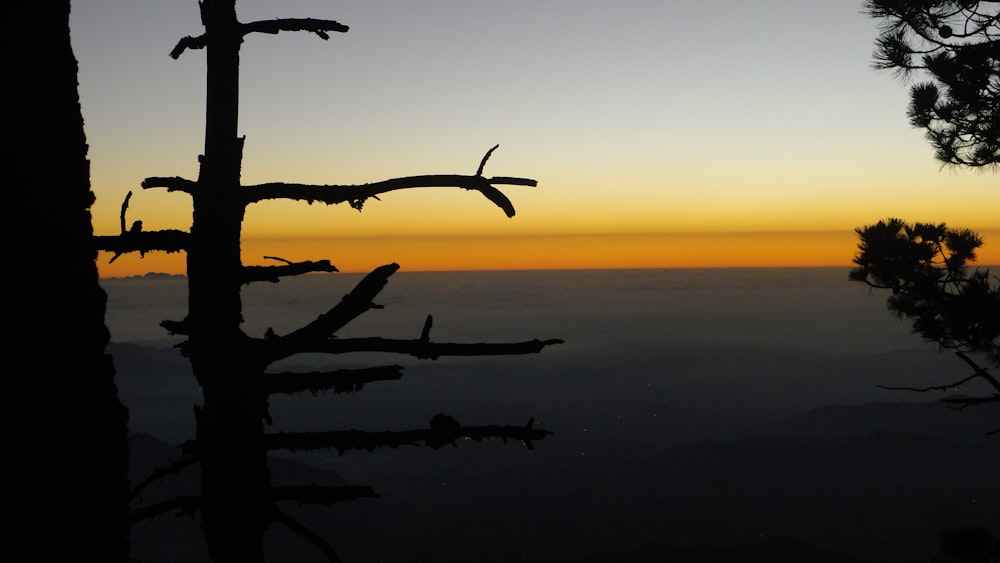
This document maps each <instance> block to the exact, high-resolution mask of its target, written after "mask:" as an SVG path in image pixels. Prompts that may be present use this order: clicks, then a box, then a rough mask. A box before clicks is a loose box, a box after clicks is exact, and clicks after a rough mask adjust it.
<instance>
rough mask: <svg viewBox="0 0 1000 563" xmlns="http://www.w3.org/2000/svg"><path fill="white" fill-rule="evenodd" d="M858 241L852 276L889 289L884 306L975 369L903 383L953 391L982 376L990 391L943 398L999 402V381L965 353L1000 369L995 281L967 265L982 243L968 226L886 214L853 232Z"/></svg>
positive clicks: (999, 302) (999, 297) (999, 300)
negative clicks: (943, 380)
mask: <svg viewBox="0 0 1000 563" xmlns="http://www.w3.org/2000/svg"><path fill="white" fill-rule="evenodd" d="M856 232H857V234H858V236H859V237H860V242H859V243H858V254H857V255H856V256H855V258H854V263H855V264H857V267H856V268H854V269H853V270H851V272H850V274H849V277H850V279H851V280H852V281H858V282H863V283H866V284H868V285H869V286H871V287H875V288H880V289H888V290H891V291H892V295H890V296H889V298H888V307H889V310H890V311H892V312H894V313H896V315H898V316H899V317H900V318H907V319H910V320H911V321H912V323H913V332H915V333H917V334H919V335H920V336H921V337H922V338H923V339H925V340H928V341H931V342H936V343H937V344H938V345H939V346H941V347H942V348H943V349H948V350H952V351H954V352H955V354H956V355H958V357H959V358H961V359H962V360H963V361H964V362H965V363H966V364H968V365H969V366H970V367H972V368H973V374H972V375H970V376H968V377H966V378H963V379H962V380H960V381H955V382H949V383H948V384H946V385H941V386H934V387H924V388H908V389H910V390H914V391H927V390H931V389H938V390H946V389H954V388H956V387H958V386H960V385H962V384H965V383H967V382H969V381H972V380H975V379H980V380H984V381H986V382H988V383H989V385H990V386H991V387H992V388H993V390H994V391H993V393H992V394H991V395H987V396H980V397H958V398H950V399H946V400H947V401H949V402H951V403H955V404H959V405H973V404H982V403H991V402H997V401H1000V382H998V381H997V379H996V378H995V377H994V376H992V375H991V374H990V373H989V371H988V370H987V369H986V368H984V367H982V366H980V365H978V364H977V363H976V362H975V361H974V360H973V359H972V357H971V356H970V354H982V355H984V356H985V357H986V358H987V360H988V361H989V362H990V363H992V364H993V365H995V366H1000V341H998V338H1000V284H998V283H997V278H996V277H993V278H992V279H991V277H990V274H989V270H988V269H980V268H976V269H974V270H970V268H969V265H968V264H969V262H972V261H974V260H975V259H976V249H978V248H979V247H980V246H982V244H983V241H982V239H981V238H980V237H979V235H977V234H976V233H974V232H972V231H970V230H968V229H951V228H948V227H947V226H946V225H945V224H943V223H941V224H928V223H916V224H913V225H910V224H908V223H906V222H905V221H902V220H900V219H886V220H883V221H879V222H878V223H876V224H874V225H868V226H866V227H863V228H859V229H856Z"/></svg>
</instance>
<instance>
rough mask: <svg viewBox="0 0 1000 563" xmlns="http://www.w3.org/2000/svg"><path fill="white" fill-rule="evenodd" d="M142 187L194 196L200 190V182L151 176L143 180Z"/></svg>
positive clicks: (175, 177)
mask: <svg viewBox="0 0 1000 563" xmlns="http://www.w3.org/2000/svg"><path fill="white" fill-rule="evenodd" d="M140 186H142V189H144V190H149V189H152V188H166V189H167V191H168V192H184V193H186V194H190V195H193V194H194V193H195V191H197V189H198V182H195V181H194V180H188V179H187V178H181V177H180V176H151V177H149V178H146V179H145V180H143V181H142V183H141V184H140Z"/></svg>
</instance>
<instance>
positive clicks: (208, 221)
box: [99, 0, 560, 563]
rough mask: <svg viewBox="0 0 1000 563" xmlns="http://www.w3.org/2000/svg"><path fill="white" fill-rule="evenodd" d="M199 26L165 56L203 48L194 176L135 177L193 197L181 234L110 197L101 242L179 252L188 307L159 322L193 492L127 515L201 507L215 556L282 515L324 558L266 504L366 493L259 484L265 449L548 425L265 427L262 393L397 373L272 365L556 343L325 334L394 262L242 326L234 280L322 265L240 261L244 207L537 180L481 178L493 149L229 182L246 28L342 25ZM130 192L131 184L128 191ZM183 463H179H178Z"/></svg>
mask: <svg viewBox="0 0 1000 563" xmlns="http://www.w3.org/2000/svg"><path fill="white" fill-rule="evenodd" d="M199 5H200V9H201V18H202V23H203V24H204V27H205V32H204V34H201V35H198V36H188V37H184V38H183V39H181V40H180V41H179V43H178V44H177V46H176V47H175V48H174V49H173V51H172V52H171V53H170V55H171V56H172V57H173V58H178V57H180V56H181V55H182V54H184V53H185V52H186V51H188V50H191V49H203V50H204V51H205V54H206V58H207V108H206V124H205V147H204V153H203V154H202V155H201V156H200V158H199V162H200V168H199V174H198V178H197V179H196V180H190V179H185V178H180V177H151V178H147V179H146V180H145V181H144V182H143V183H142V187H143V188H146V189H150V188H165V189H167V190H169V191H177V192H183V193H186V194H188V195H190V196H191V199H192V205H193V222H192V225H191V230H190V232H183V231H176V230H168V231H157V232H144V231H143V230H142V227H141V222H135V223H133V225H132V226H131V227H130V228H128V229H126V219H125V215H126V211H127V210H128V206H129V198H128V197H126V200H125V202H124V204H123V205H122V215H121V220H122V232H121V234H119V235H117V236H113V237H101V238H100V239H99V247H100V248H101V249H103V250H107V251H111V252H114V253H115V256H116V257H117V256H119V255H121V254H124V253H128V252H150V251H157V250H161V251H168V252H170V251H184V252H186V255H187V275H188V291H189V301H188V314H187V316H186V317H185V318H184V319H182V320H179V321H164V322H163V323H162V325H163V326H164V327H165V328H166V329H168V330H169V331H170V332H171V333H174V334H179V335H183V336H185V337H186V340H185V341H184V342H183V343H182V344H181V345H179V347H180V348H181V351H182V352H183V354H184V355H185V356H187V357H188V358H189V359H190V362H191V366H192V368H193V371H194V374H195V377H196V378H197V381H198V383H199V385H200V386H201V389H202V393H203V403H202V404H201V405H200V406H199V407H198V408H197V413H196V422H197V435H196V437H195V439H194V440H193V441H192V442H191V443H189V444H187V447H186V451H187V452H188V453H189V454H190V455H191V456H193V459H196V460H197V462H198V464H199V465H200V467H201V473H202V490H201V494H200V495H199V496H196V497H191V498H183V499H175V500H174V501H171V502H167V503H163V504H161V505H157V506H152V507H145V508H143V509H141V510H138V511H136V516H146V515H149V514H153V513H158V512H161V511H164V510H168V509H178V508H193V507H196V508H197V509H200V512H201V518H202V527H203V529H204V532H205V536H206V540H207V544H208V548H209V552H210V554H211V556H212V558H213V559H214V560H215V561H219V562H230V561H231V562H240V563H247V562H252V561H260V560H261V558H262V535H263V532H264V531H265V529H266V528H268V526H269V525H271V524H272V523H275V522H278V523H282V524H284V525H287V526H288V527H290V528H291V529H292V530H294V531H296V532H299V533H300V534H301V535H302V536H303V537H305V538H307V539H308V540H310V541H313V542H314V543H315V544H316V545H317V546H318V547H319V548H320V549H322V550H323V552H324V553H326V554H327V556H328V557H329V558H330V559H331V560H335V559H336V554H335V552H334V551H333V549H332V548H331V547H330V546H329V545H327V544H326V542H324V541H323V540H322V539H321V538H320V537H319V536H318V535H317V534H315V533H313V532H311V531H309V530H307V529H305V528H304V527H303V526H301V525H300V524H299V523H297V522H295V521H294V520H293V519H291V518H290V517H288V516H287V514H285V513H283V512H282V511H281V510H279V508H278V504H277V502H278V501H280V500H297V501H299V502H318V503H328V502H334V501H337V500H343V499H345V498H356V497H358V496H371V495H372V494H374V491H371V490H370V489H368V488H367V487H349V488H346V489H343V488H328V487H319V486H313V487H302V488H291V489H288V488H285V489H277V488H274V487H271V484H270V475H269V470H268V463H267V452H268V451H269V450H274V449H280V448H284V449H306V450H308V449H314V448H336V449H340V450H348V449H371V448H374V447H380V446H398V445H401V444H417V445H420V444H422V445H426V446H430V447H440V446H441V445H443V444H448V443H451V442H452V441H454V440H455V439H456V438H458V437H463V436H464V437H470V438H474V439H483V438H487V437H502V438H510V439H513V440H519V441H522V442H524V443H527V444H529V445H530V443H531V442H532V441H535V440H539V439H542V438H543V437H544V436H545V435H546V434H548V432H546V431H544V430H541V429H538V428H535V427H534V426H533V422H532V421H529V422H528V423H527V424H525V425H516V426H487V427H466V426H462V425H461V424H459V423H458V422H457V421H455V420H454V419H453V418H451V417H449V416H447V415H438V416H435V417H434V418H433V419H432V420H431V424H430V426H429V427H428V428H425V429H417V430H413V431H408V432H370V433H369V432H357V431H342V432H335V431H334V432H327V433H294V432H284V433H268V432H266V431H265V428H266V426H267V425H268V424H270V423H271V420H270V416H269V413H268V408H267V399H268V396H269V395H270V394H272V393H278V392H296V391H303V390H312V391H324V390H328V389H334V390H335V389H337V388H338V387H343V386H350V387H354V388H356V387H359V386H361V385H363V384H365V383H367V382H370V381H375V380H383V379H395V378H398V377H399V375H400V369H401V368H400V367H398V366H376V367H373V368H369V369H365V370H337V371H332V372H323V373H312V374H288V373H283V374H269V373H266V370H267V368H268V367H269V366H270V365H271V364H273V363H274V362H276V361H278V360H281V359H283V358H286V357H288V356H291V355H293V354H300V353H325V354H341V353H346V352H356V351H378V352H387V353H395V354H406V355H410V356H414V357H417V358H437V357H439V356H447V355H499V354H529V353H537V352H539V351H541V350H542V349H543V348H545V347H546V346H549V345H552V344H555V343H558V342H560V341H559V340H554V339H553V340H528V341H522V342H513V343H495V344H494V343H474V344H464V343H447V342H435V341H433V340H432V339H431V336H430V331H431V319H430V317H428V319H427V322H426V323H425V324H424V326H423V327H422V329H421V331H420V334H419V336H416V337H415V338H413V339H407V340H400V339H387V338H379V337H371V338H337V339H334V338H332V337H333V336H334V334H335V333H336V332H337V331H338V330H340V329H341V328H342V327H344V326H345V325H347V324H348V323H350V322H351V321H352V320H353V319H355V318H356V317H358V316H359V315H361V314H363V313H365V312H366V311H368V310H370V309H373V308H378V307H379V306H378V305H377V304H375V302H374V301H373V299H374V298H375V297H376V296H377V294H378V293H379V292H380V291H381V289H382V288H383V287H384V286H385V284H386V283H387V282H388V279H389V277H390V276H392V274H393V273H394V272H396V271H397V270H398V268H399V266H398V265H396V264H387V265H384V266H380V267H378V268H376V269H375V270H373V271H372V272H371V273H369V274H368V275H367V276H365V277H364V279H363V280H362V281H361V282H360V283H358V285H357V286H356V287H355V288H354V289H353V291H351V292H350V293H349V294H347V295H346V296H344V298H343V299H342V300H341V301H340V302H339V303H337V304H335V305H334V306H333V307H332V308H330V309H329V310H328V311H327V312H326V313H324V314H322V315H320V316H319V317H318V318H317V319H316V320H315V321H314V322H312V323H309V324H307V325H305V326H303V327H301V328H299V329H298V330H295V331H292V332H291V333H289V334H284V335H279V334H276V333H274V332H273V331H271V330H269V331H268V332H267V334H265V335H261V336H260V337H253V336H250V335H247V334H245V333H244V332H243V331H242V330H241V328H240V325H241V322H242V300H241V287H242V286H243V285H245V284H248V283H253V282H259V281H272V282H273V281H278V280H279V279H280V278H281V277H283V276H294V275H299V274H304V273H310V272H334V271H336V268H335V267H334V266H333V265H332V264H331V263H330V262H329V261H328V260H319V261H310V262H290V261H282V263H281V264H280V265H275V266H270V267H259V266H258V267H246V266H244V265H243V264H242V261H241V257H240V238H241V228H242V222H243V219H244V211H245V209H246V207H247V206H248V205H250V204H252V203H258V202H264V201H266V200H271V199H292V200H305V201H310V202H323V203H326V204H338V203H348V204H349V205H351V206H352V207H355V208H357V209H361V208H362V206H363V204H364V203H365V201H366V200H368V199H371V198H377V197H378V196H379V195H380V194H383V193H386V192H389V191H392V190H400V189H412V188H424V187H431V186H438V187H442V186H443V187H455V188H463V189H466V190H475V191H478V192H480V193H481V194H483V195H484V196H485V197H486V198H487V199H488V200H490V201H491V202H493V203H494V204H496V205H497V206H499V207H500V208H501V209H502V210H503V211H504V213H505V214H506V215H507V216H513V215H514V208H513V205H512V204H511V202H510V200H509V199H507V197H506V196H505V195H504V194H503V193H502V192H501V191H500V190H499V189H497V187H496V186H498V185H508V186H535V185H536V181H535V180H532V179H527V178H517V177H506V176H498V177H491V178H488V177H485V176H484V175H483V172H484V168H485V166H486V164H487V161H488V159H489V157H490V155H491V154H492V152H493V150H495V149H496V148H497V147H493V148H491V149H489V151H487V152H486V154H485V156H484V157H483V158H482V160H481V162H480V163H479V166H478V169H477V171H476V173H475V174H472V175H461V174H453V175H424V176H411V177H405V178H395V179H391V180H386V181H382V182H376V183H371V184H363V185H302V184H285V183H271V184H262V185H253V186H244V185H241V184H240V169H241V164H242V152H243V150H242V149H243V144H244V141H245V137H238V136H237V124H238V114H239V112H238V108H239V62H240V46H241V44H242V43H243V41H244V40H245V39H246V38H247V37H248V36H251V35H254V34H258V33H265V34H278V33H281V32H286V31H305V32H310V33H313V34H315V35H316V36H318V37H319V38H321V39H323V40H327V39H329V37H330V34H331V33H344V32H346V31H347V30H348V28H347V26H345V25H342V24H340V23H338V22H336V21H328V20H318V19H273V20H267V21H258V22H250V23H242V22H240V21H239V20H238V19H237V14H236V1H235V0H202V1H201V2H200V3H199ZM130 195H131V194H130ZM182 465H183V464H182Z"/></svg>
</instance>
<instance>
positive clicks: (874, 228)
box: [850, 0, 1000, 431]
mask: <svg viewBox="0 0 1000 563" xmlns="http://www.w3.org/2000/svg"><path fill="white" fill-rule="evenodd" d="M864 12H865V13H866V14H867V15H868V16H869V17H872V18H874V19H877V20H879V22H880V23H881V25H882V32H881V35H880V36H879V37H878V39H877V40H876V50H875V68H877V69H883V70H895V71H897V72H898V73H900V74H901V75H904V76H909V75H910V74H912V73H921V74H926V75H928V76H929V77H930V81H928V82H924V83H919V84H916V85H914V86H913V87H912V89H911V92H910V107H909V109H908V114H909V117H910V122H911V124H913V125H914V126H915V127H920V128H924V129H926V130H927V138H928V140H929V141H930V142H931V144H932V145H933V146H934V149H935V151H936V156H937V158H938V160H940V161H942V162H944V163H946V164H950V165H955V166H967V167H973V168H983V167H985V168H990V169H992V170H996V169H997V166H998V164H1000V115H998V112H1000V43H998V40H1000V3H998V2H993V1H978V0H973V1H969V2H965V1H960V0H920V1H913V0H866V2H865V3H864ZM855 231H856V232H857V233H858V236H859V237H860V239H861V240H860V243H859V244H858V251H859V252H858V254H857V255H856V257H855V259H854V262H855V264H857V265H858V268H856V269H854V270H852V271H851V274H850V279H852V280H854V281H861V282H865V283H867V284H869V285H871V286H872V287H878V288H884V289H890V290H892V296H891V297H889V299H888V307H889V310H890V311H893V312H895V313H896V314H897V315H899V316H900V317H906V318H908V319H911V320H912V322H913V331H914V332H916V333H917V334H919V335H920V336H921V337H923V338H924V339H926V340H929V341H932V342H936V343H938V344H939V345H940V346H941V347H942V348H944V349H950V350H953V351H954V352H955V354H956V355H957V356H958V357H959V358H961V359H962V361H964V362H965V363H966V364H967V365H969V366H970V367H971V368H972V369H973V374H972V375H969V376H967V377H965V378H963V379H961V380H959V381H956V382H950V383H948V384H947V385H941V386H931V387H917V388H914V387H908V388H903V389H909V390H913V391H930V390H946V389H952V388H955V387H957V386H959V385H962V384H964V383H967V382H969V381H972V380H976V379H979V380H984V381H987V382H988V383H989V385H990V386H991V387H992V388H993V390H994V392H993V393H992V394H991V395H988V396H982V397H960V398H949V399H945V400H946V401H948V402H951V403H955V404H957V405H959V406H963V407H964V406H969V405H975V404H982V403H993V402H996V401H998V400H1000V384H998V382H997V379H996V378H995V377H994V376H992V375H991V374H990V373H989V371H988V370H987V369H986V368H985V367H983V366H981V365H979V364H978V363H977V362H976V361H975V360H973V358H972V357H971V356H970V354H977V353H978V354H983V355H984V356H985V357H986V359H987V361H989V362H991V363H993V364H994V365H1000V349H998V344H997V336H998V331H1000V302H998V299H1000V297H998V289H997V286H996V285H993V284H992V282H991V280H990V275H989V271H988V270H979V269H976V270H974V271H971V272H970V271H968V268H967V265H968V263H969V262H972V261H974V260H975V258H976V249H978V248H979V247H980V246H982V244H983V241H982V239H981V238H980V237H979V236H978V235H977V234H976V233H974V232H972V231H970V230H968V229H965V230H958V229H950V228H948V227H946V226H945V224H944V223H941V224H929V223H915V224H912V225H910V224H907V223H906V222H904V221H902V220H900V219H888V220H884V221H879V222H878V223H877V224H875V225H870V226H867V227H863V228H859V229H855ZM997 431H1000V429H998V430H997Z"/></svg>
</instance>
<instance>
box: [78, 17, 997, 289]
mask: <svg viewBox="0 0 1000 563" xmlns="http://www.w3.org/2000/svg"><path fill="white" fill-rule="evenodd" d="M860 7H861V3H860V0H859V1H857V2H855V1H839V2H824V1H819V0H761V1H757V2H744V1H734V0H724V1H716V2H711V3H706V2H697V1H695V0H680V1H668V0H614V1H610V0H573V1H569V0H532V1H527V0H507V1H505V2H486V1H481V0H427V1H422V2H413V1H404V0H363V1H362V0H354V1H325V2H324V1H319V0H283V1H281V2H277V1H273V0H272V1H265V0H240V1H239V2H238V3H237V13H238V17H239V18H240V20H241V21H244V22H249V21H255V20H264V19H272V18H286V17H289V18H290V17H296V18H297V17H312V18H317V19H330V20H336V21H339V22H341V23H343V24H345V25H348V26H350V31H349V32H347V33H343V34H332V35H331V37H330V39H329V40H328V41H323V40H321V39H320V38H318V37H317V36H315V35H313V34H309V33H302V32H299V33H287V32H286V33H281V34H278V35H263V34H255V35H250V36H248V37H247V38H246V41H245V42H244V45H243V48H242V51H241V79H240V80H241V107H240V132H239V134H240V135H246V138H247V140H246V145H245V149H244V160H243V175H242V181H243V183H244V184H245V185H252V184H258V183H265V182H296V183H307V184H359V183H366V182H373V181H378V180H383V179H388V178H392V177H399V176H411V175H419V174H452V173H457V174H473V173H475V171H476V168H477V167H478V165H479V162H480V160H481V159H482V157H483V156H484V154H485V153H486V152H487V151H488V150H489V149H490V148H491V147H492V146H494V145H499V148H498V149H497V150H496V151H495V152H494V153H493V154H492V156H491V158H490V159H489V161H488V162H487V164H486V168H485V172H484V174H485V175H486V176H494V175H495V176H518V177H528V178H533V179H535V180H537V181H538V186H537V187H534V188H531V187H520V186H511V187H508V188H506V189H504V191H505V193H506V194H507V195H508V197H510V199H511V200H512V201H513V203H514V206H515V208H516V209H517V214H516V216H515V217H513V218H507V217H506V216H505V215H504V213H503V212H502V211H501V210H500V209H498V208H497V207H495V206H494V205H493V204H492V203H490V202H489V201H487V200H485V199H484V198H482V197H481V196H480V195H479V194H477V193H475V192H469V191H465V190H461V189H455V188H430V189H421V190H406V191H401V192H392V193H388V194H385V195H384V196H382V197H381V199H380V200H379V201H374V200H369V202H368V203H367V204H366V205H365V207H364V210H363V211H362V212H360V213H359V212H358V211H356V210H354V209H352V208H350V207H349V206H346V205H338V206H326V205H323V204H313V205H309V204H307V203H300V202H266V203H260V204H254V205H252V206H251V207H250V208H248V210H247V214H246V219H245V222H244V227H243V239H242V240H243V243H242V253H243V261H244V263H246V264H274V263H275V262H273V261H268V260H269V259H266V258H265V257H267V256H277V257H280V258H282V259H286V260H293V261H300V260H319V259H329V260H331V262H332V263H333V264H334V265H336V266H337V267H338V268H339V269H340V270H341V271H368V270H371V269H372V268H374V267H376V266H378V265H381V264H384V263H388V262H397V263H399V264H400V265H401V266H402V268H403V269H405V270H416V271H419V270H465V269H539V268H544V269H549V268H677V267H734V266H738V267H762V266H849V265H850V261H851V258H852V257H853V255H854V251H855V247H856V242H857V238H856V235H855V234H854V229H855V228H856V227H859V226H862V225H867V224H871V223H874V222H876V221H878V220H879V219H883V218H886V217H901V218H904V219H906V220H909V221H927V222H945V223H947V224H948V225H951V226H955V227H965V228H971V229H974V230H976V231H978V232H979V233H980V234H982V235H983V236H984V238H985V240H986V244H985V245H984V247H983V248H982V251H981V252H980V262H981V263H985V264H1000V212H998V211H1000V189H998V185H1000V177H998V175H997V174H996V173H988V172H987V173H983V172H978V171H974V170H964V169H954V168H942V167H941V166H940V164H939V163H938V162H937V161H936V160H935V159H934V157H933V151H932V149H931V147H930V145H929V144H928V143H927V141H926V140H925V138H924V134H923V131H921V130H918V129H914V128H912V127H911V126H910V125H909V123H908V121H907V118H906V113H905V111H906V105H907V102H908V88H909V85H908V83H906V82H905V81H903V80H901V79H899V78H897V77H895V76H894V75H893V74H891V73H889V72H880V71H876V70H873V69H872V65H871V63H872V56H871V55H872V47H873V42H874V39H875V38H876V36H877V33H878V25H877V22H875V21H873V20H870V19H868V18H867V17H866V16H864V15H863V14H862V13H861V11H860ZM70 27H71V34H72V40H73V48H74V53H75V55H76V58H77V60H78V62H79V84H80V97H81V106H82V109H83V114H84V120H85V128H86V134H87V139H88V143H89V147H90V148H89V158H90V161H91V184H92V188H93V190H94V192H95V194H96V196H97V201H96V203H95V205H94V206H93V207H92V209H91V211H92V213H93V220H94V228H95V233H96V234H99V235H113V234H117V233H118V232H119V230H120V226H119V219H120V211H121V205H122V201H123V200H124V198H125V196H126V194H127V193H128V192H129V191H133V192H134V195H133V197H132V199H131V200H130V206H129V209H128V212H127V220H128V222H129V224H131V222H132V221H133V220H136V219H141V220H142V221H143V227H144V230H157V229H183V230H187V229H188V228H189V227H190V224H191V201H190V198H189V197H188V196H187V195H185V194H180V193H167V192H166V191H165V190H162V189H153V190H143V189H142V188H141V187H140V183H141V181H142V180H143V179H144V178H146V177H150V176H182V177H186V178H189V179H192V180H193V179H195V178H196V177H197V157H198V155H199V154H200V153H201V152H202V150H203V146H204V137H203V135H204V108H205V104H204V96H205V91H204V87H205V53H204V51H198V50H189V51H186V52H184V53H183V54H182V56H181V57H180V58H179V59H178V60H173V59H171V58H170V57H169V56H168V53H169V52H170V50H171V49H172V48H173V47H174V45H175V44H176V43H177V41H178V40H179V39H180V38H181V37H184V36H185V35H194V36H196V35H199V34H201V33H202V32H203V31H204V28H203V27H202V26H201V24H200V19H199V12H198V4H197V1H196V0H171V1H169V2H168V1H165V0H158V1H154V0H90V1H88V2H74V4H73V11H72V15H71V20H70ZM109 259H110V255H106V254H103V253H102V255H101V256H100V257H99V263H98V266H99V269H100V273H101V275H102V276H105V277H115V276H128V275H140V274H143V273H146V272H165V273H175V274H179V273H183V271H184V257H183V255H182V254H180V253H174V254H167V253H163V252H154V253H150V254H147V255H146V256H145V257H142V258H140V257H139V256H138V255H128V256H123V257H120V258H118V259H117V260H116V261H115V262H114V263H109Z"/></svg>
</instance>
